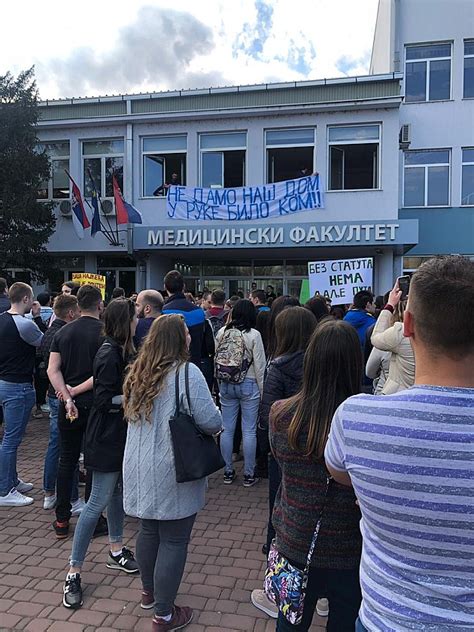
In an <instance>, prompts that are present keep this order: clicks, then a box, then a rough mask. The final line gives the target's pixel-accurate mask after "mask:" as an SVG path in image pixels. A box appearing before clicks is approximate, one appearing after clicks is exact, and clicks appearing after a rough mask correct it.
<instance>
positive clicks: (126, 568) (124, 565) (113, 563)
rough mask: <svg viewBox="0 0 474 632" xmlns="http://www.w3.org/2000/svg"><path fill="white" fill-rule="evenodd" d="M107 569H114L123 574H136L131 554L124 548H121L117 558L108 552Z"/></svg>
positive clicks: (136, 568) (135, 565)
mask: <svg viewBox="0 0 474 632" xmlns="http://www.w3.org/2000/svg"><path fill="white" fill-rule="evenodd" d="M107 568H116V569H118V570H119V571H123V572H124V573H138V564H137V563H136V561H135V558H134V557H133V553H132V551H130V549H127V548H126V547H123V549H122V551H121V553H120V555H117V556H114V555H112V552H111V551H109V557H108V558H107Z"/></svg>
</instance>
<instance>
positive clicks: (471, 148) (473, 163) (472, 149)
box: [459, 97, 474, 208]
mask: <svg viewBox="0 0 474 632" xmlns="http://www.w3.org/2000/svg"><path fill="white" fill-rule="evenodd" d="M468 98H470V97H468ZM465 149H468V150H471V151H474V147H461V189H460V191H461V196H460V197H461V199H460V204H459V206H462V208H472V207H473V206H474V199H473V201H472V204H463V203H462V185H463V180H464V165H467V166H470V167H474V160H473V161H472V162H471V161H467V162H464V159H463V151H464V150H465Z"/></svg>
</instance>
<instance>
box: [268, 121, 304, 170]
mask: <svg viewBox="0 0 474 632" xmlns="http://www.w3.org/2000/svg"><path fill="white" fill-rule="evenodd" d="M265 142H266V147H267V182H281V181H282V180H291V179H292V178H301V177H302V176H304V175H309V174H311V173H313V171H314V129H306V128H302V129H284V130H267V132H266V133H265Z"/></svg>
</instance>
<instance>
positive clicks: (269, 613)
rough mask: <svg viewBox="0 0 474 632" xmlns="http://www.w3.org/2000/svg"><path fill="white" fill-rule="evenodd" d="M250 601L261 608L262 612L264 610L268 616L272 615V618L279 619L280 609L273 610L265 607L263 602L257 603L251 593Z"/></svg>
mask: <svg viewBox="0 0 474 632" xmlns="http://www.w3.org/2000/svg"><path fill="white" fill-rule="evenodd" d="M250 601H251V602H252V604H253V605H254V606H255V607H256V608H257V609H258V610H261V611H262V612H264V613H265V614H266V615H267V616H269V617H271V618H272V619H278V610H277V611H276V612H275V611H273V610H270V609H268V608H265V606H262V604H259V603H257V602H256V601H254V600H253V596H252V595H250Z"/></svg>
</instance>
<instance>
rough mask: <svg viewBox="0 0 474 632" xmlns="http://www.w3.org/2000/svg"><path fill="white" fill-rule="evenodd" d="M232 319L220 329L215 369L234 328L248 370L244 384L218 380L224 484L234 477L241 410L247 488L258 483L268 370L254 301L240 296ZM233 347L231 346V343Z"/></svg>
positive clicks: (244, 481)
mask: <svg viewBox="0 0 474 632" xmlns="http://www.w3.org/2000/svg"><path fill="white" fill-rule="evenodd" d="M230 319H231V320H230V322H229V323H228V324H227V325H226V326H225V327H222V329H220V330H219V331H218V332H217V336H216V340H217V346H216V355H215V361H216V368H217V369H218V362H219V354H220V349H222V345H224V344H226V345H228V346H229V341H230V339H231V338H233V337H234V334H235V331H232V330H237V332H240V336H238V335H237V337H236V338H234V340H236V339H237V338H238V339H239V340H238V342H239V343H240V344H241V345H242V347H243V349H244V352H243V354H244V355H245V358H243V360H244V361H245V363H246V367H247V372H246V375H245V378H244V379H243V381H242V382H241V383H232V382H231V381H225V380H223V379H220V380H219V392H220V399H221V407H222V423H223V426H224V432H223V434H222V436H221V451H222V456H223V458H224V461H225V472H224V483H225V484H227V485H229V484H231V483H232V482H233V481H234V479H235V470H234V468H233V466H232V450H233V444H234V433H235V426H236V424H237V417H238V414H239V411H240V413H241V419H242V443H243V451H244V480H243V485H244V487H252V485H255V483H257V482H258V478H257V477H256V476H255V456H256V450H257V417H258V408H259V405H260V397H261V394H262V393H263V377H264V373H265V362H266V360H265V350H264V348H263V342H262V336H261V335H260V332H259V331H257V329H256V328H255V325H256V319H257V315H256V310H255V307H254V306H253V304H252V303H251V301H249V300H247V299H241V300H240V301H238V302H237V303H236V304H235V306H234V308H233V309H232V315H231V316H230ZM236 344H237V343H236ZM229 349H230V346H229Z"/></svg>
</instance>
